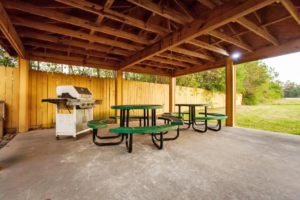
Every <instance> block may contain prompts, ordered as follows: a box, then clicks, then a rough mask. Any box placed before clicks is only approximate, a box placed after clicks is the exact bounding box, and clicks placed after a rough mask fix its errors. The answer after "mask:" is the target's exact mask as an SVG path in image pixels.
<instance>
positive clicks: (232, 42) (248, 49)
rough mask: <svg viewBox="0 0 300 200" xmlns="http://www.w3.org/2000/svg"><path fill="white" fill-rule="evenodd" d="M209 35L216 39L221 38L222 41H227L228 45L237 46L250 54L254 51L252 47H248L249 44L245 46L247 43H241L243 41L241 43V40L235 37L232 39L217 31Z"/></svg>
mask: <svg viewBox="0 0 300 200" xmlns="http://www.w3.org/2000/svg"><path fill="white" fill-rule="evenodd" d="M208 34H210V35H212V36H214V37H216V38H219V39H220V40H222V41H226V42H228V43H231V44H233V45H236V46H238V47H240V48H242V49H245V50H247V51H250V52H252V51H253V49H252V47H250V46H249V45H247V44H245V43H243V42H241V41H239V40H237V39H235V38H233V37H230V36H228V35H226V34H225V33H222V32H220V31H215V30H214V31H210V32H209V33H208Z"/></svg>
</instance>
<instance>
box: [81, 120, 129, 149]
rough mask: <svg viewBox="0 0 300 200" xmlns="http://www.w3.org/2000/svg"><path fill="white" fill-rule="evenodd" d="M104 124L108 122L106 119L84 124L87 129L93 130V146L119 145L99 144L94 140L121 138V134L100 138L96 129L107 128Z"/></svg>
mask: <svg viewBox="0 0 300 200" xmlns="http://www.w3.org/2000/svg"><path fill="white" fill-rule="evenodd" d="M106 122H108V120H107V119H95V120H92V121H88V122H87V124H86V125H87V127H89V128H92V129H93V142H94V144H96V145H98V146H109V145H116V144H119V143H118V142H114V143H99V142H97V141H96V138H99V139H114V138H118V137H120V136H121V134H119V135H117V136H105V137H101V136H100V135H98V129H100V128H106V127H107V124H104V123H106ZM122 141H123V140H122Z"/></svg>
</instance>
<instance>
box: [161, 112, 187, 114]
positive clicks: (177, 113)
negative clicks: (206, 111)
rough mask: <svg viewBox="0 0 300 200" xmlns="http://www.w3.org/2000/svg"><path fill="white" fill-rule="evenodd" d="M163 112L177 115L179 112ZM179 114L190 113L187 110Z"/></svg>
mask: <svg viewBox="0 0 300 200" xmlns="http://www.w3.org/2000/svg"><path fill="white" fill-rule="evenodd" d="M164 114H171V115H178V114H179V112H166V113H164ZM180 114H181V115H188V114H190V113H189V112H180Z"/></svg>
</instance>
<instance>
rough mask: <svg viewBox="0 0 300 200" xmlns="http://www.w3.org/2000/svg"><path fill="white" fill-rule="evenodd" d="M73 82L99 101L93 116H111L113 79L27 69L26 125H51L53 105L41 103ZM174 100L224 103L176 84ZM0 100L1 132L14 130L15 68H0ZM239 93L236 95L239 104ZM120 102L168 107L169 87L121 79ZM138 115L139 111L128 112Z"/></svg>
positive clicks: (216, 96)
mask: <svg viewBox="0 0 300 200" xmlns="http://www.w3.org/2000/svg"><path fill="white" fill-rule="evenodd" d="M60 85H74V86H81V87H87V88H89V89H90V90H91V92H92V93H93V95H94V98H95V99H102V100H103V103H102V105H100V106H96V107H95V108H94V118H95V119H96V118H108V117H109V116H110V115H114V110H112V109H111V106H112V105H115V81H114V79H111V78H97V77H88V76H79V75H67V74H61V73H52V72H49V73H47V72H41V71H35V70H30V72H29V109H30V119H29V123H30V128H50V127H54V126H55V122H56V107H55V105H54V104H50V103H42V102H41V100H42V99H44V98H51V97H56V96H57V95H56V87H57V86H60ZM175 98H176V99H175V101H176V103H199V102H204V103H211V104H212V105H213V107H224V106H225V94H222V93H212V92H210V91H207V90H203V89H197V90H195V89H193V88H187V87H179V86H177V87H176V97H175ZM0 100H5V103H6V120H5V131H6V132H15V131H16V130H17V128H18V120H19V119H18V113H19V69H18V68H11V67H0ZM241 102H242V95H238V97H237V105H241ZM123 104H160V105H163V108H162V109H159V110H158V111H157V113H163V112H167V111H168V110H169V86H168V85H166V84H156V83H147V82H139V81H128V80H123ZM131 112H134V114H142V113H141V112H142V111H131Z"/></svg>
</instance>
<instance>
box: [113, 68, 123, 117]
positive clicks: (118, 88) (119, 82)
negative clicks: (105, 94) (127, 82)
mask: <svg viewBox="0 0 300 200" xmlns="http://www.w3.org/2000/svg"><path fill="white" fill-rule="evenodd" d="M122 104H123V72H122V71H115V105H122ZM116 116H120V110H116ZM117 123H120V120H117Z"/></svg>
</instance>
